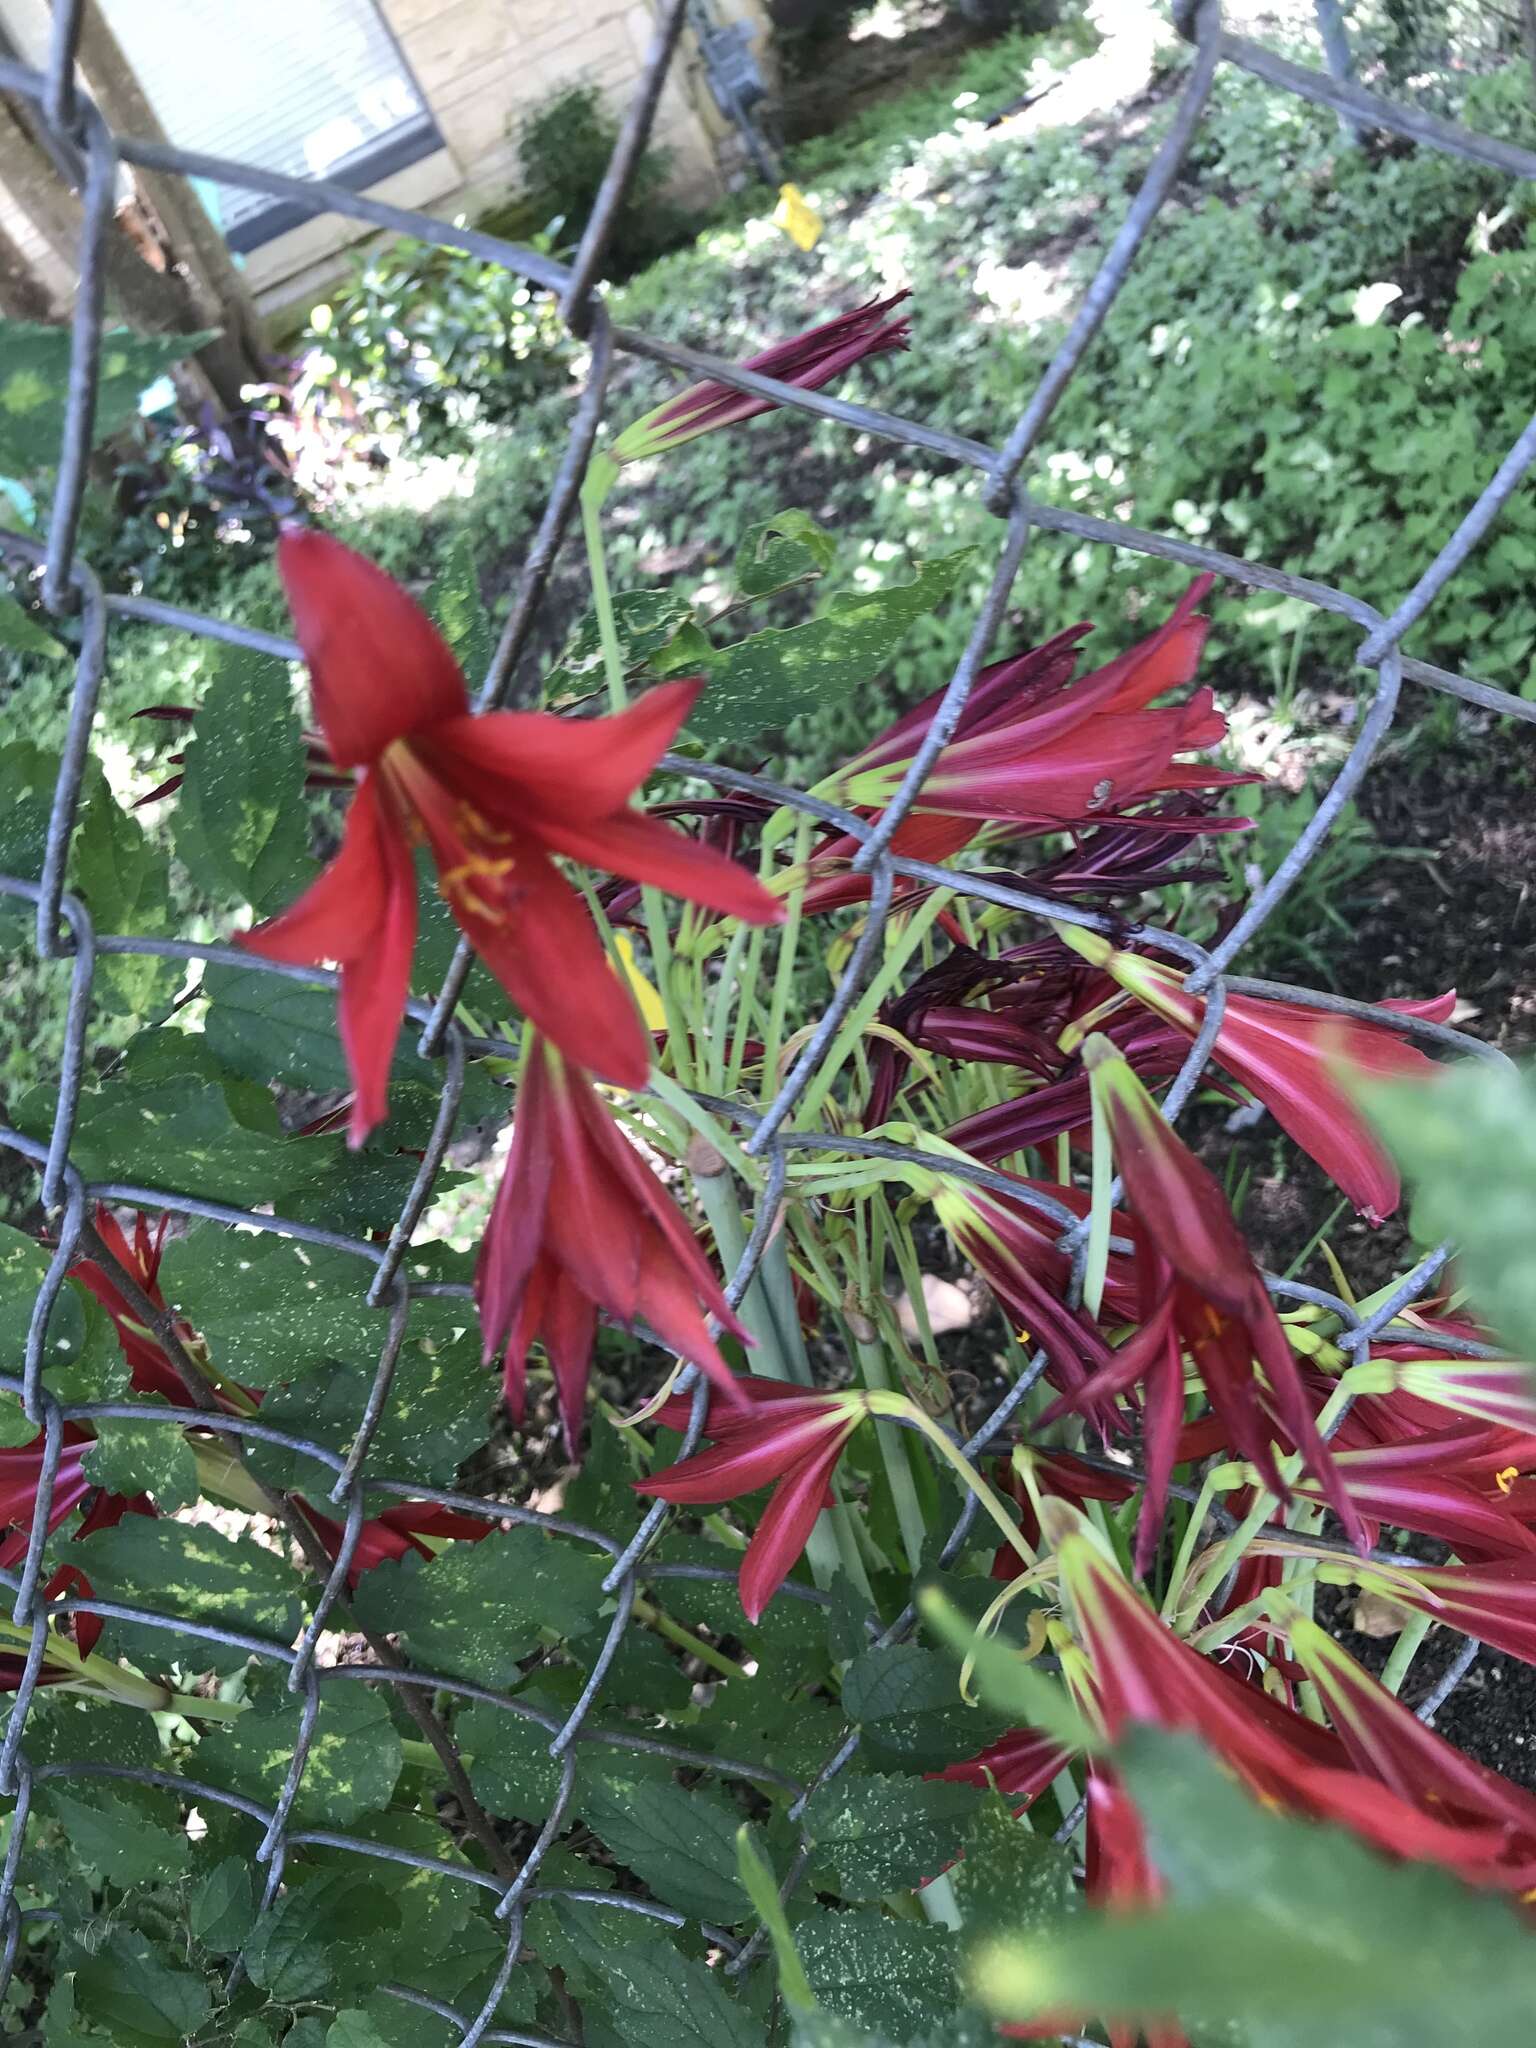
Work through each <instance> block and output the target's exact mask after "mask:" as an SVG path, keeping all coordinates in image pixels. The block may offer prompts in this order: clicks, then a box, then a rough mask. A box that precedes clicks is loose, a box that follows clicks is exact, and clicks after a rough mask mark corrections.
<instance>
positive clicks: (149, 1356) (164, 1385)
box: [69, 1202, 193, 1406]
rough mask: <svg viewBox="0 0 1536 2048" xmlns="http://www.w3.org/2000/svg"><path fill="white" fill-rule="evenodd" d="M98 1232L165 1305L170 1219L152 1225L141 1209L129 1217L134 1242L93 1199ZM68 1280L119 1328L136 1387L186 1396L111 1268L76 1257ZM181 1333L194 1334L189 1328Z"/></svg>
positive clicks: (178, 1400)
mask: <svg viewBox="0 0 1536 2048" xmlns="http://www.w3.org/2000/svg"><path fill="white" fill-rule="evenodd" d="M92 1220H93V1222H94V1223H95V1226H96V1234H97V1236H98V1237H99V1238H100V1239H101V1241H102V1243H103V1244H104V1245H105V1246H106V1248H107V1250H108V1251H109V1252H110V1253H111V1254H112V1256H113V1257H114V1258H115V1259H116V1260H117V1262H118V1264H119V1265H120V1266H122V1267H123V1269H124V1271H125V1272H128V1273H131V1274H132V1276H133V1278H134V1279H135V1280H137V1281H138V1283H139V1285H140V1286H141V1287H142V1288H143V1290H144V1292H145V1293H146V1294H147V1295H148V1296H149V1298H150V1300H151V1301H152V1302H153V1303H154V1304H155V1306H156V1308H164V1307H165V1305H166V1304H165V1296H164V1295H163V1294H162V1293H161V1292H160V1278H159V1276H160V1258H161V1251H162V1248H163V1246H164V1243H165V1226H166V1223H167V1221H168V1220H169V1219H168V1218H167V1217H165V1216H162V1217H161V1218H160V1221H159V1223H158V1224H157V1225H156V1226H155V1228H154V1229H153V1230H151V1229H150V1226H149V1218H148V1217H147V1216H146V1215H145V1214H144V1212H143V1211H142V1210H140V1211H139V1212H138V1213H137V1214H136V1215H135V1217H134V1219H133V1242H132V1244H130V1243H129V1241H128V1235H127V1233H126V1231H125V1230H124V1229H123V1227H122V1225H121V1224H120V1223H119V1222H118V1220H117V1218H116V1217H115V1216H114V1215H113V1214H112V1211H111V1210H110V1209H109V1208H108V1207H107V1205H106V1204H105V1203H104V1202H98V1203H97V1204H96V1212H95V1215H94V1217H93V1219H92ZM69 1277H70V1279H71V1280H78V1281H79V1282H80V1285H81V1286H82V1287H83V1288H85V1290H86V1292H87V1293H88V1294H90V1295H92V1296H94V1298H95V1299H96V1300H97V1301H98V1302H99V1303H100V1304H101V1306H102V1307H103V1308H104V1309H105V1310H106V1312H107V1314H108V1315H109V1316H110V1317H111V1318H112V1327H113V1328H114V1329H115V1330H116V1332H117V1341H118V1343H119V1345H120V1346H121V1347H122V1352H123V1356H124V1357H125V1358H126V1359H127V1361H128V1366H129V1370H130V1372H131V1374H132V1378H133V1385H134V1389H135V1391H136V1392H138V1393H141V1394H163V1395H165V1397H166V1398H167V1400H169V1401H172V1402H174V1403H175V1404H177V1405H178V1406H180V1405H181V1404H182V1403H183V1402H184V1401H185V1400H186V1398H187V1390H186V1388H185V1387H184V1386H183V1385H182V1383H181V1379H180V1377H179V1375H178V1374H177V1372H176V1370H175V1368H174V1367H173V1366H172V1364H171V1362H170V1360H169V1359H168V1358H167V1357H166V1355H165V1353H164V1351H162V1350H161V1348H160V1345H159V1343H158V1342H157V1341H156V1339H155V1338H154V1336H153V1335H152V1334H151V1333H150V1332H149V1331H148V1330H146V1329H145V1327H144V1325H143V1324H142V1323H141V1322H140V1321H139V1320H138V1318H137V1317H136V1315H135V1314H134V1312H133V1310H132V1309H131V1308H130V1307H129V1305H128V1303H127V1301H126V1300H125V1299H124V1297H123V1295H122V1294H121V1293H120V1292H119V1289H118V1285H117V1282H116V1281H115V1280H114V1279H113V1277H112V1275H111V1273H110V1272H109V1271H108V1270H107V1269H106V1268H105V1267H102V1266H99V1265H98V1264H97V1263H96V1261H95V1260H94V1259H78V1260H76V1262H75V1264H74V1265H73V1266H71V1267H70V1269H69ZM184 1334H185V1335H186V1336H188V1337H191V1336H192V1334H193V1333H192V1331H191V1329H190V1328H185V1332H184Z"/></svg>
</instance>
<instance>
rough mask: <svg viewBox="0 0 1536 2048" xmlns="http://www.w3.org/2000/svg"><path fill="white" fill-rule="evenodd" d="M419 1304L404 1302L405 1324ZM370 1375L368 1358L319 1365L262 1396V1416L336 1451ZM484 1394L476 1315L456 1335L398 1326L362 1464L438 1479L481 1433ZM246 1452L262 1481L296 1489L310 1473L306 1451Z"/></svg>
mask: <svg viewBox="0 0 1536 2048" xmlns="http://www.w3.org/2000/svg"><path fill="white" fill-rule="evenodd" d="M437 1306H438V1304H436V1303H433V1304H430V1307H431V1308H433V1309H435V1308H436V1307H437ZM467 1306H468V1305H467V1304H466V1307H467ZM428 1309H429V1304H428V1303H426V1302H421V1303H417V1304H415V1305H413V1307H412V1310H411V1321H412V1325H413V1326H414V1324H415V1323H416V1322H417V1321H418V1320H424V1319H425V1317H424V1316H423V1311H427V1310H428ZM470 1315H471V1317H473V1311H472V1310H471V1311H470ZM372 1385H373V1368H372V1366H370V1367H369V1368H368V1369H367V1370H366V1371H363V1370H361V1369H358V1368H354V1367H348V1366H327V1367H326V1369H325V1370H324V1371H323V1372H320V1373H315V1374H313V1375H312V1376H311V1377H309V1378H307V1379H305V1380H303V1381H301V1382H300V1383H299V1384H298V1385H296V1386H289V1387H280V1388H279V1389H278V1390H277V1392H276V1393H274V1394H272V1395H271V1396H270V1397H269V1398H268V1400H267V1401H265V1402H264V1403H263V1404H262V1411H261V1413H262V1420H263V1421H264V1422H270V1423H272V1424H273V1425H274V1426H275V1427H276V1428H279V1429H290V1430H292V1431H293V1432H294V1433H295V1434H296V1435H298V1436H302V1437H306V1438H309V1439H311V1440H312V1441H314V1442H316V1443H321V1444H324V1445H326V1446H327V1448H328V1449H331V1450H334V1451H336V1452H337V1453H338V1454H340V1453H345V1451H346V1450H347V1449H348V1447H349V1446H350V1444H351V1442H352V1439H353V1437H354V1436H355V1435H356V1433H357V1425H358V1422H359V1420H360V1419H361V1417H362V1413H363V1408H364V1405H365V1404H366V1402H367V1399H368V1394H369V1390H370V1389H371V1387H372ZM494 1395H495V1389H494V1386H493V1382H492V1380H491V1378H490V1377H489V1375H488V1374H487V1373H486V1372H485V1370H484V1368H483V1367H482V1365H481V1362H480V1334H479V1328H478V1325H475V1324H473V1322H472V1323H471V1327H470V1328H469V1329H468V1330H467V1331H466V1332H465V1334H464V1335H463V1336H462V1337H460V1338H459V1339H457V1340H456V1341H451V1342H448V1343H446V1344H443V1345H440V1346H439V1345H435V1344H434V1343H433V1340H432V1339H430V1338H426V1339H422V1340H418V1339H417V1338H415V1337H414V1336H413V1335H407V1337H406V1341H405V1343H404V1344H403V1345H402V1347H401V1351H400V1357H399V1359H398V1361H397V1363H396V1365H395V1376H394V1379H393V1380H392V1381H391V1382H390V1389H389V1398H388V1400H387V1402H386V1403H385V1406H384V1413H383V1415H382V1417H381V1418H380V1421H379V1427H378V1430H377V1432H376V1434H375V1436H374V1439H373V1447H372V1449H371V1450H370V1451H369V1453H368V1469H369V1471H371V1472H373V1473H376V1474H378V1475H379V1476H381V1477H388V1478H391V1479H412V1480H415V1481H417V1482H418V1483H419V1484H421V1485H423V1486H445V1485H447V1483H448V1482H449V1481H450V1480H451V1479H452V1478H453V1476H454V1474H455V1472H457V1470H458V1468H459V1466H460V1465H461V1464H462V1463H463V1462H464V1460H465V1459H466V1458H467V1457H468V1456H469V1455H470V1453H471V1452H472V1451H474V1450H476V1449H477V1448H478V1447H479V1445H481V1444H483V1443H484V1442H485V1440H486V1437H487V1436H488V1434H489V1433H490V1411H491V1404H492V1401H493V1399H494ZM248 1462H249V1464H250V1467H251V1470H252V1471H253V1472H255V1473H256V1474H257V1476H258V1477H259V1478H262V1479H265V1480H266V1482H267V1484H268V1485H269V1486H276V1487H279V1488H282V1489H284V1490H288V1489H291V1488H293V1487H298V1488H299V1489H300V1491H302V1490H303V1489H304V1488H305V1487H313V1486H315V1485H316V1483H317V1474H316V1468H315V1463H314V1460H313V1459H311V1458H308V1457H306V1456H304V1454H303V1453H302V1452H298V1451H288V1450H285V1449H283V1448H282V1447H281V1446H279V1445H276V1444H252V1445H251V1446H250V1451H249V1454H248ZM376 1499H377V1500H378V1502H379V1505H381V1506H385V1505H387V1506H392V1507H398V1506H399V1501H398V1500H397V1499H395V1500H390V1501H387V1502H386V1501H384V1500H383V1498H382V1496H376Z"/></svg>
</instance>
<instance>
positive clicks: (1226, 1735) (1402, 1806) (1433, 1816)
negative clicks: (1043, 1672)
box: [1058, 1534, 1513, 1888]
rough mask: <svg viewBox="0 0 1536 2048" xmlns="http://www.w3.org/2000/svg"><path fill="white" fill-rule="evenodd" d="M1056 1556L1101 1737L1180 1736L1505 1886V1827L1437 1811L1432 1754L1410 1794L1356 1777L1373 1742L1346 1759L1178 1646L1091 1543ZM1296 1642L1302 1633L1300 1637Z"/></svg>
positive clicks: (1245, 1773) (1387, 1842) (1282, 1790)
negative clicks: (1150, 1732) (1130, 1731)
mask: <svg viewBox="0 0 1536 2048" xmlns="http://www.w3.org/2000/svg"><path fill="white" fill-rule="evenodd" d="M1058 1557H1059V1561H1060V1565H1061V1579H1062V1586H1063V1588H1064V1590H1065V1591H1066V1592H1067V1593H1068V1594H1069V1596H1070V1598H1071V1601H1072V1611H1073V1617H1074V1620H1075V1622H1076V1624H1077V1628H1078V1633H1079V1635H1080V1636H1081V1637H1082V1640H1083V1643H1084V1645H1085V1647H1086V1649H1087V1651H1088V1654H1089V1658H1090V1663H1091V1673H1092V1675H1091V1681H1090V1683H1091V1691H1092V1697H1093V1699H1094V1701H1095V1702H1096V1704H1097V1706H1098V1710H1099V1713H1100V1715H1101V1718H1102V1720H1103V1722H1104V1725H1105V1728H1106V1730H1107V1732H1108V1733H1109V1734H1110V1735H1111V1737H1117V1736H1118V1735H1119V1734H1120V1733H1121V1731H1122V1730H1123V1729H1124V1728H1125V1727H1126V1726H1127V1725H1128V1724H1129V1723H1131V1722H1150V1723H1151V1724H1152V1725H1154V1726H1156V1727H1160V1728H1189V1729H1192V1730H1193V1731H1194V1732H1195V1733H1196V1734H1197V1735H1199V1736H1200V1737H1201V1738H1202V1739H1203V1740H1204V1741H1206V1742H1208V1743H1209V1744H1210V1745H1211V1747H1212V1748H1213V1749H1215V1750H1216V1751H1217V1753H1218V1754H1219V1755H1220V1756H1222V1757H1223V1758H1224V1759H1225V1761H1226V1762H1227V1763H1228V1764H1230V1765H1231V1766H1232V1768H1233V1769H1234V1770H1235V1771H1236V1772H1237V1774H1238V1776H1239V1777H1240V1778H1241V1779H1242V1780H1243V1781H1244V1782H1245V1783H1246V1784H1247V1785H1248V1787H1249V1788H1250V1790H1252V1791H1253V1792H1255V1793H1256V1794H1257V1795H1258V1797H1259V1798H1261V1799H1263V1800H1267V1801H1270V1802H1272V1803H1273V1804H1275V1805H1278V1806H1280V1807H1283V1808H1285V1809H1287V1810H1289V1811H1291V1812H1299V1813H1302V1814H1308V1815H1311V1816H1312V1817H1313V1818H1314V1819H1317V1820H1330V1821H1335V1822H1338V1823H1341V1824H1342V1825H1343V1826H1345V1827H1349V1828H1352V1829H1353V1830H1354V1832H1355V1833H1357V1834H1359V1835H1361V1836H1363V1837H1364V1838H1365V1840H1367V1841H1369V1842H1370V1843H1372V1844H1373V1845H1374V1846H1375V1847H1376V1848H1378V1849H1383V1850H1385V1851H1387V1853H1389V1854H1391V1855H1395V1856H1400V1857H1404V1858H1407V1859H1409V1860H1413V1861H1419V1862H1432V1863H1439V1864H1442V1865H1444V1866H1445V1867H1446V1868H1448V1869H1450V1870H1453V1871H1455V1872H1456V1873H1457V1874H1458V1875H1459V1876H1461V1877H1464V1878H1467V1879H1469V1880H1470V1881H1471V1882H1473V1883H1479V1884H1485V1885H1494V1886H1499V1887H1501V1888H1502V1887H1504V1886H1505V1885H1506V1884H1507V1883H1508V1880H1509V1869H1508V1865H1507V1863H1506V1864H1505V1865H1504V1867H1503V1868H1501V1867H1500V1865H1501V1861H1502V1860H1503V1859H1504V1858H1505V1857H1506V1855H1507V1851H1508V1847H1509V1841H1508V1829H1507V1825H1504V1826H1501V1825H1498V1824H1490V1817H1489V1814H1488V1805H1487V1803H1485V1804H1484V1806H1483V1807H1482V1809H1481V1810H1479V1809H1478V1808H1477V1807H1475V1806H1472V1807H1471V1808H1470V1811H1468V1810H1467V1805H1466V1802H1467V1800H1468V1795H1467V1794H1466V1793H1463V1795H1462V1798H1463V1806H1464V1810H1463V1813H1461V1814H1458V1813H1456V1811H1455V1809H1454V1808H1450V1809H1448V1810H1446V1811H1442V1808H1441V1804H1440V1801H1439V1800H1438V1799H1437V1798H1436V1797H1435V1793H1436V1791H1437V1790H1438V1789H1439V1785H1440V1784H1441V1783H1446V1782H1454V1777H1455V1774H1454V1772H1453V1771H1452V1770H1451V1768H1450V1766H1448V1765H1446V1764H1445V1763H1444V1760H1443V1759H1442V1760H1441V1761H1440V1765H1439V1768H1438V1769H1437V1771H1436V1772H1435V1774H1434V1775H1433V1776H1431V1777H1430V1778H1429V1779H1428V1780H1427V1782H1425V1783H1424V1784H1423V1785H1422V1788H1421V1789H1418V1790H1414V1789H1408V1790H1406V1791H1399V1790H1398V1789H1396V1786H1395V1785H1394V1784H1393V1783H1392V1782H1390V1781H1384V1780H1383V1779H1382V1778H1378V1777H1375V1776H1369V1777H1368V1776H1362V1775H1361V1769H1362V1768H1363V1769H1365V1770H1369V1771H1371V1772H1373V1773H1374V1772H1375V1771H1376V1770H1377V1769H1378V1768H1380V1764H1379V1749H1378V1748H1377V1747H1372V1748H1371V1749H1367V1748H1365V1747H1364V1746H1363V1745H1361V1744H1359V1743H1358V1742H1357V1743H1356V1745H1355V1747H1356V1751H1357V1754H1356V1755H1352V1754H1351V1749H1350V1747H1349V1746H1347V1745H1346V1743H1345V1742H1344V1741H1342V1740H1341V1739H1340V1737H1339V1735H1337V1734H1335V1733H1333V1732H1332V1731H1331V1730H1328V1729H1325V1728H1321V1727H1319V1726H1318V1725H1317V1723H1316V1722H1313V1721H1309V1720H1308V1719H1307V1718H1306V1717H1305V1716H1304V1715H1302V1714H1297V1713H1293V1712H1291V1710H1290V1709H1289V1708H1287V1707H1282V1706H1280V1705H1279V1704H1278V1703H1277V1702H1276V1701H1274V1700H1272V1699H1270V1697H1269V1696H1268V1694H1267V1693H1265V1692H1263V1691H1262V1690H1261V1689H1260V1688H1259V1687H1257V1686H1255V1685H1250V1684H1248V1683H1247V1682H1246V1681H1245V1680H1244V1679H1241V1678H1239V1677H1237V1676H1236V1675H1235V1674H1234V1673H1233V1672H1232V1671H1230V1670H1228V1669H1226V1668H1225V1667H1223V1666H1222V1665H1219V1664H1214V1663H1212V1661H1211V1660H1210V1659H1209V1658H1208V1657H1202V1656H1201V1655H1200V1654H1199V1652H1198V1651H1196V1650H1192V1649H1191V1648H1190V1647H1189V1645H1188V1644H1187V1643H1184V1642H1181V1641H1180V1640H1179V1638H1178V1637H1177V1636H1175V1635H1174V1634H1173V1632H1172V1630H1171V1629H1169V1628H1168V1627H1167V1626H1166V1625H1165V1624H1164V1623H1163V1622H1161V1621H1159V1620H1158V1619H1157V1617H1156V1616H1155V1615H1154V1614H1153V1613H1152V1611H1151V1609H1150V1608H1149V1607H1147V1606H1146V1605H1145V1603H1144V1602H1143V1601H1142V1600H1140V1599H1139V1598H1138V1597H1137V1595H1136V1593H1135V1592H1134V1591H1133V1590H1132V1588H1131V1587H1130V1586H1129V1585H1128V1584H1127V1583H1126V1581H1125V1580H1124V1579H1123V1578H1122V1577H1121V1576H1120V1574H1119V1572H1118V1571H1116V1570H1115V1568H1114V1567H1113V1565H1111V1564H1110V1562H1109V1561H1108V1559H1107V1558H1105V1557H1104V1556H1103V1555H1102V1553H1101V1552H1100V1551H1099V1549H1098V1546H1097V1544H1096V1542H1095V1541H1094V1540H1093V1539H1092V1538H1090V1537H1088V1536H1086V1535H1076V1534H1073V1535H1069V1536H1068V1537H1067V1538H1065V1540H1064V1541H1063V1542H1062V1544H1061V1545H1060V1548H1059V1551H1058ZM1303 1641H1304V1642H1305V1643H1307V1644H1309V1645H1310V1643H1311V1638H1310V1637H1307V1636H1306V1635H1305V1633H1304V1634H1303ZM1426 1732H1427V1731H1426ZM1446 1747H1447V1748H1449V1745H1448V1744H1447V1745H1446ZM1453 1754H1454V1752H1453ZM1437 1781H1438V1782H1437ZM1511 1789H1513V1788H1511Z"/></svg>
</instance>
